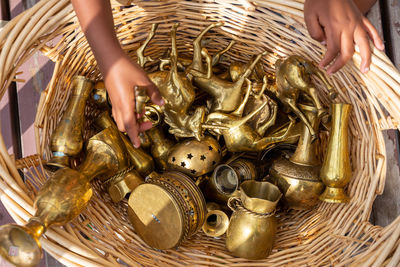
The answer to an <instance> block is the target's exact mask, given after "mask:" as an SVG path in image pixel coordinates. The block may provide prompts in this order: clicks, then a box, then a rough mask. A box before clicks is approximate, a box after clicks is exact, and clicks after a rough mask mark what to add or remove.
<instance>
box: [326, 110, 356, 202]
mask: <svg viewBox="0 0 400 267" xmlns="http://www.w3.org/2000/svg"><path fill="white" fill-rule="evenodd" d="M351 109H352V106H351V105H350V104H342V103H340V104H332V127H331V133H330V137H329V144H328V150H327V152H326V155H325V159H324V162H323V164H322V168H321V172H320V177H321V179H322V181H323V182H324V184H325V185H326V189H325V191H324V193H322V195H321V196H320V197H319V199H320V200H323V201H325V202H331V203H344V202H348V201H349V197H348V196H347V194H346V192H345V191H344V187H345V186H346V185H347V184H348V183H349V182H350V178H351V166H350V156H349V141H348V124H349V117H350V112H351Z"/></svg>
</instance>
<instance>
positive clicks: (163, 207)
mask: <svg viewBox="0 0 400 267" xmlns="http://www.w3.org/2000/svg"><path fill="white" fill-rule="evenodd" d="M146 182H147V183H145V184H142V185H140V186H138V187H137V188H136V189H135V190H133V191H132V193H131V195H130V197H129V201H128V217H129V220H130V221H131V223H132V225H133V227H134V228H135V230H136V232H137V233H138V235H139V236H140V237H141V238H142V239H143V240H144V241H145V242H146V243H147V244H148V245H149V246H151V247H153V248H156V249H170V248H174V247H178V246H179V245H180V244H181V243H182V242H183V241H184V240H186V239H187V238H189V237H190V236H192V235H193V234H195V233H196V232H197V231H198V230H199V229H200V228H201V226H202V225H203V224H204V220H205V215H206V212H207V210H206V202H205V200H204V198H203V195H202V193H201V191H200V189H199V188H198V187H197V185H196V184H195V183H194V182H193V181H192V180H191V178H190V177H189V176H187V175H185V174H183V173H180V172H164V173H162V174H158V173H155V172H153V173H151V174H150V175H149V176H148V177H147V178H146Z"/></svg>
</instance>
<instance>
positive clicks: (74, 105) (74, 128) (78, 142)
mask: <svg viewBox="0 0 400 267" xmlns="http://www.w3.org/2000/svg"><path fill="white" fill-rule="evenodd" d="M92 88H93V83H92V82H91V81H90V80H89V79H87V78H86V77H84V76H74V78H73V79H72V89H71V90H72V92H71V97H70V99H69V102H68V105H67V108H66V110H65V111H64V114H63V116H62V118H61V121H60V122H59V124H58V126H57V128H56V130H55V131H54V132H53V134H52V135H51V139H50V149H51V151H52V152H53V157H52V158H51V160H50V161H48V162H47V163H46V164H45V167H46V169H49V170H52V171H54V170H57V169H58V168H62V167H69V166H70V160H71V158H72V157H74V156H76V155H78V154H79V153H80V152H81V150H82V147H83V125H84V115H85V114H84V112H85V106H86V100H87V99H88V97H89V95H90V92H91V90H92Z"/></svg>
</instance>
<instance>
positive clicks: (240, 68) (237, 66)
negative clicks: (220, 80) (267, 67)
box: [229, 56, 265, 82]
mask: <svg viewBox="0 0 400 267" xmlns="http://www.w3.org/2000/svg"><path fill="white" fill-rule="evenodd" d="M254 60H255V56H253V58H252V61H254ZM249 66H250V64H249V63H242V62H238V61H235V62H232V63H231V64H230V65H229V74H230V77H231V79H232V81H234V82H236V81H237V80H238V79H239V78H240V76H241V75H242V74H243V73H244V72H245V71H246V69H248V68H249ZM264 75H265V71H264V67H263V65H262V63H261V62H258V63H257V64H256V66H255V67H254V72H253V73H252V74H251V75H250V77H249V79H250V80H252V81H256V82H261V81H262V79H263V77H264Z"/></svg>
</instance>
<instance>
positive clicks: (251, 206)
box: [226, 180, 282, 260]
mask: <svg viewBox="0 0 400 267" xmlns="http://www.w3.org/2000/svg"><path fill="white" fill-rule="evenodd" d="M281 196H282V193H281V192H280V191H279V189H278V187H276V186H275V185H273V184H271V183H269V182H257V181H253V180H251V181H245V182H243V183H242V185H241V186H240V198H230V199H229V207H230V208H231V209H232V210H233V214H232V216H231V219H230V223H229V227H228V231H227V233H226V247H227V249H228V250H229V251H230V252H231V253H232V254H233V255H234V256H237V257H241V258H246V259H252V260H256V259H263V258H266V257H267V256H268V255H269V254H270V253H271V251H272V247H273V245H274V241H275V233H276V230H277V222H276V218H275V216H274V215H275V208H276V205H277V203H278V201H279V199H280V198H281Z"/></svg>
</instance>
